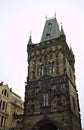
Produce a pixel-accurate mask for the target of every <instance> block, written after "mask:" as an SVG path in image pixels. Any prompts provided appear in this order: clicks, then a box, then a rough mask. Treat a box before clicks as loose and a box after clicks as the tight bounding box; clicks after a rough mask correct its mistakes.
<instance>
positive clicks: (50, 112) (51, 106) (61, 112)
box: [24, 17, 81, 130]
mask: <svg viewBox="0 0 84 130" xmlns="http://www.w3.org/2000/svg"><path fill="white" fill-rule="evenodd" d="M27 53H28V76H27V81H26V86H25V102H24V130H81V120H80V108H79V99H78V92H77V87H76V83H75V68H74V63H75V57H74V54H73V51H72V49H71V47H69V46H68V44H67V42H66V35H65V33H64V30H63V27H62V26H61V29H59V25H58V22H57V19H56V18H55V17H54V18H51V19H47V20H46V22H45V26H44V30H43V34H42V38H41V42H40V43H37V44H34V43H33V42H32V38H31V36H30V38H29V42H28V45H27Z"/></svg>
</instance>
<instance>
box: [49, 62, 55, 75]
mask: <svg viewBox="0 0 84 130" xmlns="http://www.w3.org/2000/svg"><path fill="white" fill-rule="evenodd" d="M49 68H50V73H53V72H54V62H51V63H49Z"/></svg>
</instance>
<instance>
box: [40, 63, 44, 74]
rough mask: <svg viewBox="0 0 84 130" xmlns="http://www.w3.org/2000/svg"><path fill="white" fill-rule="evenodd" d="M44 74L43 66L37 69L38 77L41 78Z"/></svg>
mask: <svg viewBox="0 0 84 130" xmlns="http://www.w3.org/2000/svg"><path fill="white" fill-rule="evenodd" d="M43 74H44V66H43V64H42V65H40V67H39V76H42V75H43Z"/></svg>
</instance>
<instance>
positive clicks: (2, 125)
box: [1, 116, 4, 126]
mask: <svg viewBox="0 0 84 130" xmlns="http://www.w3.org/2000/svg"><path fill="white" fill-rule="evenodd" d="M3 119H4V117H3V116H2V117H1V126H3Z"/></svg>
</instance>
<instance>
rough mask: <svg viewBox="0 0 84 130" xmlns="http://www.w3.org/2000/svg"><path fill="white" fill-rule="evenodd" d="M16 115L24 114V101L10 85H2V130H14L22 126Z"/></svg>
mask: <svg viewBox="0 0 84 130" xmlns="http://www.w3.org/2000/svg"><path fill="white" fill-rule="evenodd" d="M15 114H19V115H20V114H23V101H22V99H21V97H20V96H19V95H17V94H16V93H14V92H13V91H12V89H11V88H9V87H8V85H4V84H3V82H1V83H0V130H13V129H15V128H19V127H20V124H22V123H21V122H22V120H21V119H15V118H14V115H15Z"/></svg>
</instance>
